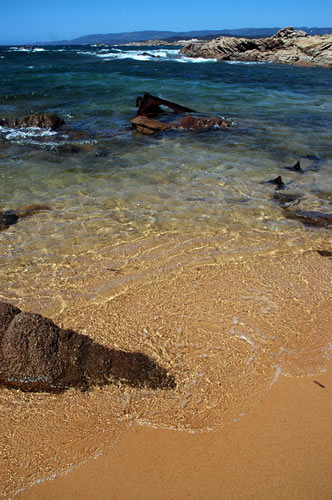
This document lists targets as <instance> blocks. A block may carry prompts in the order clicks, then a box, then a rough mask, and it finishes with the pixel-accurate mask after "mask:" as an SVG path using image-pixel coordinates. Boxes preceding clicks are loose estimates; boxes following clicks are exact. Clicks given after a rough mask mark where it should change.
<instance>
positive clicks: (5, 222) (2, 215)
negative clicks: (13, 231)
mask: <svg viewBox="0 0 332 500" xmlns="http://www.w3.org/2000/svg"><path fill="white" fill-rule="evenodd" d="M17 221H18V216H17V214H16V213H15V212H14V211H13V210H7V211H6V212H0V231H3V230H4V229H7V227H9V226H12V225H13V224H16V222H17Z"/></svg>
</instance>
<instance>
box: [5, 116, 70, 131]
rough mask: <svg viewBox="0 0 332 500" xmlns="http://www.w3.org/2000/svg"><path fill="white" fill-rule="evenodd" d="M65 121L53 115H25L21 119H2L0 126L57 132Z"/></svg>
mask: <svg viewBox="0 0 332 500" xmlns="http://www.w3.org/2000/svg"><path fill="white" fill-rule="evenodd" d="M64 123H65V121H64V120H63V119H62V118H60V116H58V115H56V114H55V113H42V114H40V115H27V116H23V117H22V118H12V119H2V120H0V126H2V127H8V128H27V127H37V128H49V129H51V130H57V129H58V128H59V127H60V126H61V125H64Z"/></svg>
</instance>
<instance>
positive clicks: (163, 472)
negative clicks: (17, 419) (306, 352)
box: [17, 370, 332, 500]
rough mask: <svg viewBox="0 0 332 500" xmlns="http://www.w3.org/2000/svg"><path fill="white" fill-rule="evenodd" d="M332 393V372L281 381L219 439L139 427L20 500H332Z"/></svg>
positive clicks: (217, 434) (211, 435)
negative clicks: (85, 461) (183, 499)
mask: <svg viewBox="0 0 332 500" xmlns="http://www.w3.org/2000/svg"><path fill="white" fill-rule="evenodd" d="M315 381H316V382H319V383H320V384H322V385H324V388H323V387H321V386H320V385H318V384H317V383H315ZM331 388H332V373H331V370H329V372H328V373H322V374H321V375H318V376H316V377H305V378H300V379H292V378H288V377H280V378H279V380H278V382H277V383H276V384H275V385H274V387H273V388H272V389H271V391H270V392H269V393H268V394H266V395H265V397H264V399H263V401H262V402H261V403H260V404H259V405H257V406H256V407H254V408H252V409H251V410H249V411H248V412H247V414H246V415H245V416H243V417H242V418H241V419H240V420H239V421H237V422H234V423H232V424H229V425H227V426H225V427H224V428H223V429H221V430H220V431H218V432H206V433H200V434H196V435H192V434H187V433H183V432H175V431H170V430H160V429H159V430H157V429H152V428H149V427H142V426H139V425H134V426H133V427H132V428H131V429H130V430H129V431H128V433H127V434H126V435H125V436H124V437H123V439H122V440H121V441H120V443H118V445H116V446H115V447H114V448H112V449H106V450H105V453H104V454H103V455H102V456H100V457H99V458H97V459H96V460H91V461H89V462H88V463H87V464H86V465H84V466H82V467H79V468H77V469H76V470H74V471H73V472H71V473H69V474H67V475H64V476H61V477H57V478H56V479H54V480H52V481H46V482H44V483H42V484H38V485H36V486H34V487H32V488H30V489H29V490H27V491H25V492H24V493H22V494H21V495H18V496H17V498H19V499H22V500H37V499H38V500H39V499H44V498H50V499H59V498H62V499H64V500H67V499H68V500H69V499H73V498H75V499H87V500H88V499H92V498H99V499H103V500H106V499H133V498H135V499H153V498H158V499H180V498H193V499H203V498H205V499H217V498H230V499H231V498H232V499H233V498H234V499H235V498H264V499H268V498H269V499H271V498H273V499H277V498H278V499H280V498H283V499H294V498H301V499H316V498H320V499H328V498H331V497H332V476H331V459H332V434H331V419H332V398H331Z"/></svg>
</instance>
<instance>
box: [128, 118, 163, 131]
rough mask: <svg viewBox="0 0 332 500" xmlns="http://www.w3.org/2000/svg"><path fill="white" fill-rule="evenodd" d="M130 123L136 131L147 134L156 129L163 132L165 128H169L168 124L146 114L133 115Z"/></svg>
mask: <svg viewBox="0 0 332 500" xmlns="http://www.w3.org/2000/svg"><path fill="white" fill-rule="evenodd" d="M130 123H131V124H132V126H133V127H134V128H136V130H137V132H141V133H142V134H147V135H152V134H155V133H156V132H158V131H162V132H164V131H165V130H170V126H169V125H167V124H166V123H162V122H160V121H159V120H154V119H153V118H148V117H147V116H135V118H133V119H132V120H131V121H130Z"/></svg>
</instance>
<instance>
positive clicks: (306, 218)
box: [284, 210, 332, 227]
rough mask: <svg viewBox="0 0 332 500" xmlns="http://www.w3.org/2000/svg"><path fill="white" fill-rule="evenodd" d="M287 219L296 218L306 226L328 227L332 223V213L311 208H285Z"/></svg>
mask: <svg viewBox="0 0 332 500" xmlns="http://www.w3.org/2000/svg"><path fill="white" fill-rule="evenodd" d="M284 216H285V217H286V218H287V219H294V220H298V221H300V222H302V224H304V225H306V226H316V227H328V226H331V225H332V214H325V213H323V212H313V211H310V210H308V211H307V210H284Z"/></svg>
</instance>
